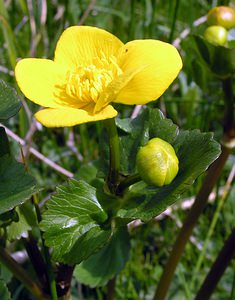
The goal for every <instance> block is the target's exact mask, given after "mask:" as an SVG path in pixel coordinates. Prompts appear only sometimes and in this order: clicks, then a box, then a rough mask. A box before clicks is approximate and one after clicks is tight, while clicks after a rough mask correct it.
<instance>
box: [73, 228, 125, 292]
mask: <svg viewBox="0 0 235 300" xmlns="http://www.w3.org/2000/svg"><path fill="white" fill-rule="evenodd" d="M129 251H130V238H129V234H128V232H127V229H126V227H121V228H119V230H118V231H117V232H116V233H115V234H114V235H113V236H112V238H111V239H110V241H109V243H108V244H106V245H105V246H104V247H103V248H102V249H101V250H100V251H99V252H98V253H96V254H94V255H92V256H90V257H89V258H88V259H87V260H86V261H84V262H82V263H81V264H80V265H78V266H77V267H76V268H75V271H74V275H75V277H76V279H77V280H78V281H79V282H81V283H83V284H86V285H89V286H91V287H96V286H103V285H105V284H106V283H107V282H108V281H109V280H110V279H112V278H113V277H114V276H115V275H116V274H118V273H119V272H120V271H121V270H122V269H123V268H124V266H125V264H126V262H127V260H128V258H129Z"/></svg>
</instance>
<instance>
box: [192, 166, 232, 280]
mask: <svg viewBox="0 0 235 300" xmlns="http://www.w3.org/2000/svg"><path fill="white" fill-rule="evenodd" d="M234 173H235V168H234V167H233V168H232V170H231V172H230V175H229V178H228V180H227V182H226V185H225V188H224V191H223V194H222V196H221V197H220V198H219V200H218V205H217V208H216V210H215V213H214V216H213V218H212V221H211V224H210V227H209V229H208V231H207V235H206V239H205V242H204V245H203V248H202V250H201V251H200V255H199V258H198V260H197V264H196V267H195V269H194V276H193V277H192V281H191V282H192V286H193V284H194V283H195V281H196V275H197V274H198V273H199V271H200V268H201V265H202V262H203V260H204V257H205V255H206V250H207V246H208V243H209V241H210V238H211V236H212V234H213V232H214V229H215V226H216V224H217V221H218V219H219V216H220V212H221V210H222V208H223V205H224V202H225V200H226V199H227V197H228V195H229V189H230V187H231V183H232V181H233V178H234Z"/></svg>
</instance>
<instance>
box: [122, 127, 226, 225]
mask: <svg viewBox="0 0 235 300" xmlns="http://www.w3.org/2000/svg"><path fill="white" fill-rule="evenodd" d="M172 145H173V147H174V148H175V151H176V154H177V156H178V159H179V173H178V174H177V176H176V178H175V179H174V180H173V182H172V183H171V184H169V185H166V186H163V187H161V188H155V187H148V186H146V185H145V184H144V183H143V182H142V183H138V184H135V185H133V186H132V187H131V188H130V189H129V193H126V194H125V195H124V197H125V198H126V199H125V201H124V203H126V204H125V206H124V207H122V208H121V209H120V210H119V212H118V216H119V217H121V218H127V219H137V218H140V219H142V220H143V221H148V220H150V219H151V218H153V217H154V216H157V215H158V214H160V213H161V212H162V211H164V210H165V209H166V208H167V207H168V206H170V205H172V204H173V203H174V202H175V201H177V200H178V199H180V197H181V195H182V194H183V193H184V192H185V191H186V190H187V189H188V188H189V187H190V186H191V185H192V184H193V182H194V180H195V179H196V178H197V177H198V176H199V175H200V174H201V173H202V172H204V171H205V170H206V169H207V168H208V166H209V165H210V164H211V163H212V162H213V161H214V160H215V159H216V158H217V157H218V156H219V154H220V145H219V144H218V143H217V142H216V141H215V140H213V135H212V134H211V133H201V132H200V131H199V130H193V131H181V132H180V133H179V134H178V135H177V137H176V139H175V141H174V142H173V144H172Z"/></svg>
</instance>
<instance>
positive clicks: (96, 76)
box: [65, 53, 122, 104]
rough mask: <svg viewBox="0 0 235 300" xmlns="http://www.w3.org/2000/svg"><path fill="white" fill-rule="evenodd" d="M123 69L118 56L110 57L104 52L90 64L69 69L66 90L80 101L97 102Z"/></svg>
mask: <svg viewBox="0 0 235 300" xmlns="http://www.w3.org/2000/svg"><path fill="white" fill-rule="evenodd" d="M121 74H122V70H121V69H120V67H119V66H118V65H117V62H116V58H115V57H113V56H110V57H109V58H108V59H107V58H106V57H105V55H104V54H103V53H101V55H100V57H96V58H94V59H93V63H92V64H90V65H88V66H84V67H83V66H79V67H78V68H77V69H76V71H75V72H74V71H73V72H71V71H68V73H67V78H66V85H65V92H66V94H67V95H69V96H70V97H71V98H73V99H74V100H77V101H78V103H80V104H81V103H84V104H86V103H87V104H88V103H91V102H95V103H96V102H97V100H98V98H99V96H100V94H101V93H102V92H103V91H104V90H105V88H106V87H107V86H108V84H109V83H110V82H111V81H112V80H113V79H114V78H115V77H117V76H119V75H121Z"/></svg>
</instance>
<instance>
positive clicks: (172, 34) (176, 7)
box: [169, 0, 180, 43]
mask: <svg viewBox="0 0 235 300" xmlns="http://www.w3.org/2000/svg"><path fill="white" fill-rule="evenodd" d="M179 6H180V0H176V4H175V9H174V16H173V21H172V24H171V32H170V37H169V43H171V42H172V40H173V37H174V32H175V23H176V18H177V14H178V10H179Z"/></svg>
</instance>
